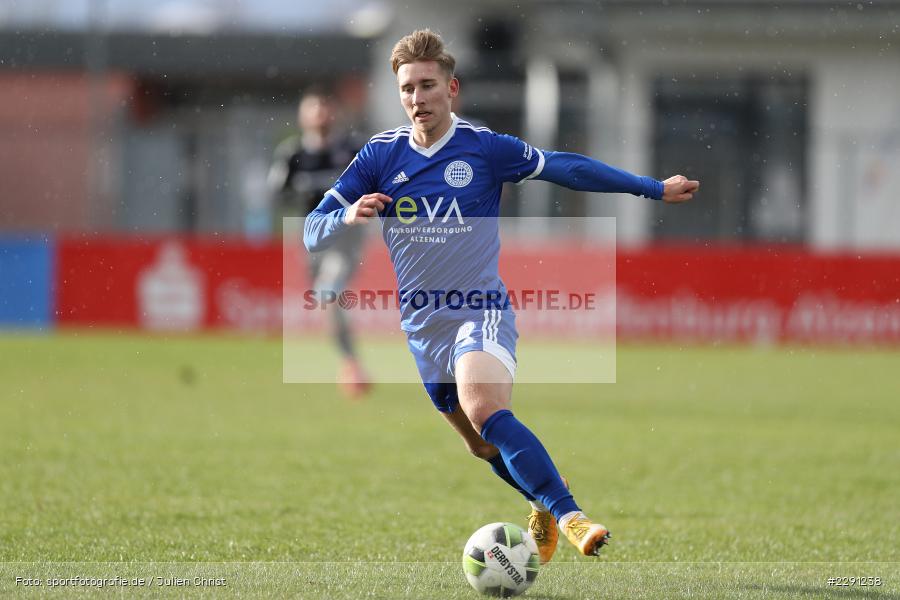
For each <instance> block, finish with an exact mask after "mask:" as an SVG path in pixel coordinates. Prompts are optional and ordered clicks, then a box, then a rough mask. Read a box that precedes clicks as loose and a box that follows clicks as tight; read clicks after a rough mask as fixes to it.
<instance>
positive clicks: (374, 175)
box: [304, 29, 700, 562]
mask: <svg viewBox="0 0 900 600" xmlns="http://www.w3.org/2000/svg"><path fill="white" fill-rule="evenodd" d="M391 66H392V68H393V70H394V73H395V74H396V75H397V84H398V91H399V94H400V102H401V104H402V106H403V108H404V110H405V111H406V114H407V116H408V118H409V120H410V121H411V125H406V126H404V127H398V128H397V129H393V130H390V131H385V132H382V133H380V134H378V135H376V136H374V137H372V139H370V140H369V143H367V144H366V145H365V146H364V147H363V149H362V150H360V152H359V154H357V155H356V158H355V159H354V160H353V162H352V163H351V164H350V166H349V167H348V168H347V170H346V171H345V172H344V173H343V174H341V176H340V178H339V179H338V180H337V182H336V183H335V184H334V186H333V187H332V188H331V189H329V190H328V191H327V192H326V195H325V197H324V199H323V200H322V203H321V204H320V205H319V206H318V207H317V208H316V209H315V210H314V211H313V212H312V213H311V214H310V218H308V219H307V221H306V224H305V230H304V243H305V244H306V247H307V248H308V249H309V250H310V251H312V252H315V251H318V250H322V249H327V248H329V247H331V245H333V244H336V243H338V242H339V240H340V239H341V237H342V236H343V235H344V234H346V233H348V232H350V231H352V230H353V229H355V228H357V227H358V226H359V225H360V224H362V223H365V222H367V221H369V220H372V219H375V218H379V219H380V220H381V223H382V232H383V236H384V239H385V242H386V243H387V245H388V249H389V250H390V255H391V261H392V262H393V265H394V270H395V271H396V273H397V280H398V287H399V289H400V290H401V293H400V297H401V299H400V308H401V319H402V320H401V328H402V329H403V330H404V331H405V332H406V335H407V343H408V346H409V349H410V351H411V352H412V354H413V357H414V358H415V361H416V366H417V367H418V369H419V374H420V376H421V378H422V382H423V383H424V384H425V390H426V392H427V393H428V395H429V397H430V398H431V401H432V403H433V404H434V405H435V407H436V408H437V409H438V410H439V411H440V412H441V413H442V415H443V416H444V418H445V419H446V420H447V422H448V424H449V425H450V426H451V427H452V428H453V429H454V430H455V431H456V432H457V433H458V434H459V435H460V436H461V437H462V438H463V440H464V442H465V443H466V445H467V447H468V449H469V451H470V452H471V453H472V454H474V455H475V456H477V457H479V458H482V459H484V460H486V461H487V462H488V463H489V464H490V465H491V467H492V468H493V470H494V472H495V473H496V474H497V475H498V476H499V477H500V478H501V479H503V480H504V481H505V482H506V483H508V484H509V485H510V486H512V487H513V488H515V489H516V490H518V491H519V492H520V493H521V494H522V495H524V496H525V498H526V499H527V500H528V501H529V502H530V503H531V508H532V513H531V515H530V517H529V522H528V527H529V531H530V532H531V534H532V536H533V537H534V538H535V541H536V542H537V544H538V549H539V550H540V554H541V560H542V561H543V562H546V561H548V560H550V558H551V556H552V555H553V553H554V551H555V550H556V545H557V539H558V531H557V527H559V528H561V529H562V531H563V532H564V533H565V536H566V538H568V540H569V541H570V542H571V543H572V544H573V545H575V547H576V548H577V549H578V551H579V552H581V553H582V554H584V555H595V554H597V553H598V551H599V550H600V548H601V547H602V546H603V545H604V544H606V542H607V540H608V538H609V530H608V529H607V528H606V527H605V526H603V525H601V524H600V523H597V522H595V521H593V520H591V519H590V518H588V517H587V516H586V515H585V514H584V512H582V511H581V509H580V508H579V506H578V504H576V502H575V500H574V498H573V496H572V494H571V492H570V491H569V489H568V486H567V484H566V482H565V481H564V480H563V478H562V477H561V476H560V474H559V472H558V471H557V470H556V467H555V466H554V464H553V461H552V460H551V459H550V455H549V454H548V453H547V450H546V449H545V448H544V446H543V445H542V444H541V442H540V440H538V438H537V437H536V436H535V435H534V433H532V432H531V430H530V429H528V428H527V427H526V426H525V425H524V424H523V423H522V422H521V421H519V420H518V419H517V418H516V417H515V416H514V415H513V413H512V411H511V406H512V388H513V379H514V377H515V370H516V359H515V350H516V339H517V338H518V333H517V332H516V326H515V319H516V315H515V313H514V312H513V310H512V309H511V308H510V306H509V304H508V303H507V302H504V301H503V296H504V294H505V293H506V288H505V286H504V285H503V282H502V281H501V280H500V275H499V273H498V259H499V253H500V239H499V223H498V218H497V217H498V216H499V210H500V195H501V191H502V188H503V184H504V183H505V182H515V183H521V182H525V181H526V180H528V179H541V180H544V181H549V182H552V183H556V184H558V185H563V186H566V187H569V188H572V189H576V190H580V191H590V192H618V193H631V194H634V195H636V196H644V197H647V198H653V199H655V200H662V201H665V202H684V201H686V200H690V199H691V198H692V197H693V193H694V192H696V191H697V189H698V187H699V185H700V184H699V182H697V181H689V180H688V179H687V178H685V177H683V176H681V175H675V176H673V177H670V178H669V179H666V180H665V181H657V180H656V179H653V178H650V177H640V176H637V175H633V174H631V173H628V172H626V171H622V170H621V169H617V168H615V167H611V166H609V165H606V164H604V163H602V162H600V161H597V160H594V159H592V158H588V157H586V156H582V155H580V154H573V153H568V152H552V151H548V150H540V149H538V148H534V147H532V146H530V145H528V144H527V143H525V142H524V141H522V140H520V139H518V138H516V137H513V136H509V135H501V134H497V133H494V132H493V131H491V130H490V129H488V128H486V127H474V126H473V125H472V124H471V123H468V122H466V121H463V120H461V119H460V118H459V117H457V116H456V115H455V114H453V112H451V105H452V101H453V98H454V97H456V96H457V95H458V93H459V81H458V80H457V79H456V78H455V77H454V76H453V73H454V69H455V66H456V61H455V59H454V58H453V57H452V56H451V55H450V54H448V53H447V52H446V51H445V50H444V44H443V41H442V40H441V38H440V36H438V35H436V34H434V33H433V32H431V31H430V30H427V29H426V30H420V31H416V32H413V33H412V34H410V35H408V36H406V37H404V38H403V39H401V40H400V41H399V42H397V44H396V45H395V46H394V50H393V52H392V54H391ZM447 223H449V225H450V226H453V227H449V226H448V227H445V226H444V224H447ZM457 224H459V225H462V227H455V226H456V225H457ZM436 225H437V226H439V227H435V226H436ZM435 229H439V230H440V231H442V232H443V233H441V234H438V235H426V234H428V233H429V232H432V231H433V230H435ZM448 283H449V284H450V285H448ZM403 290H406V291H407V292H409V291H416V293H422V292H428V293H429V298H431V297H434V298H435V300H434V302H433V303H432V301H431V300H429V301H428V302H427V303H425V304H422V303H419V304H418V305H417V304H416V303H415V302H405V303H404V300H403V297H404V292H403ZM446 290H452V292H447V295H446V298H448V300H446V301H445V302H443V303H439V300H440V297H441V293H443V292H444V291H446ZM485 291H487V293H486V294H485V293H484V292H485ZM453 292H457V293H458V292H462V296H463V297H466V298H469V294H470V293H471V292H477V294H475V295H473V296H472V299H473V300H474V302H472V303H471V304H470V303H469V300H466V304H465V305H462V306H458V307H457V308H456V309H454V308H453V307H452V306H451V305H450V301H449V297H450V294H451V293H453ZM494 293H496V295H494V296H493V298H494V300H495V301H494V302H491V301H490V298H491V296H492V294H494ZM412 297H415V296H412ZM485 297H487V298H488V301H487V302H484V298H485ZM507 300H508V298H507ZM596 435H597V437H598V438H600V437H602V436H603V426H602V423H600V422H598V424H597V431H596ZM585 442H586V443H588V444H589V443H590V440H585ZM595 476H596V477H597V478H598V479H600V480H601V481H602V479H603V474H602V473H596V475H595Z"/></svg>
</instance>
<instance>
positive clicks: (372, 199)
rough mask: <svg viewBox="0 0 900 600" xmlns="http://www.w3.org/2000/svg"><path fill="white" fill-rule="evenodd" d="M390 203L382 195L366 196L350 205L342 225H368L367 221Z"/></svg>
mask: <svg viewBox="0 0 900 600" xmlns="http://www.w3.org/2000/svg"><path fill="white" fill-rule="evenodd" d="M390 202H393V200H391V199H390V198H389V197H388V196H385V195H384V194H378V193H375V194H366V195H365V196H362V197H361V198H360V199H359V200H357V201H356V202H354V203H353V204H351V205H350V208H348V209H347V212H346V213H345V214H344V223H346V224H347V225H360V224H362V223H368V222H369V219H371V218H373V217H375V216H377V215H378V213H380V212H381V211H383V210H384V207H385V206H387V205H388V203H390Z"/></svg>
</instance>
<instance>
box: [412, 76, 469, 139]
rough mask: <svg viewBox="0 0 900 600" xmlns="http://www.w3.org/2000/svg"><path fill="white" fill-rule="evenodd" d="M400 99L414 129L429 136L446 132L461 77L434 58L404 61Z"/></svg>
mask: <svg viewBox="0 0 900 600" xmlns="http://www.w3.org/2000/svg"><path fill="white" fill-rule="evenodd" d="M397 83H398V84H399V86H400V102H401V103H402V104H403V109H404V110H405V111H406V116H407V117H409V120H410V121H412V124H413V129H415V130H416V131H417V132H420V133H422V134H425V136H426V137H432V136H433V135H437V136H440V135H443V134H444V132H446V131H447V129H448V128H449V127H450V103H451V102H452V100H453V98H455V97H456V96H457V94H459V81H458V80H457V79H456V78H455V77H450V76H449V75H448V74H447V72H446V71H444V70H443V69H442V68H441V66H440V65H439V64H438V63H436V62H434V61H421V62H414V63H408V64H405V65H401V66H400V69H398V70H397Z"/></svg>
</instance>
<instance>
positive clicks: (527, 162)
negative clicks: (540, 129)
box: [490, 133, 544, 183]
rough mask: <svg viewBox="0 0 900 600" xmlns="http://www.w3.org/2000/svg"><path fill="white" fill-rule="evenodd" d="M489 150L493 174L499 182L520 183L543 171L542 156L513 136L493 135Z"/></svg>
mask: <svg viewBox="0 0 900 600" xmlns="http://www.w3.org/2000/svg"><path fill="white" fill-rule="evenodd" d="M490 148H491V162H492V163H493V165H494V173H495V174H496V176H497V179H499V180H500V181H503V182H506V181H511V182H514V183H521V182H523V181H525V180H526V179H532V178H534V177H537V176H538V175H540V174H541V171H542V170H543V169H544V154H543V153H542V152H541V151H540V150H538V149H537V148H535V147H533V146H531V145H529V144H527V143H526V142H524V141H522V140H520V139H519V138H517V137H515V136H512V135H506V134H499V133H494V134H492V136H491V146H490Z"/></svg>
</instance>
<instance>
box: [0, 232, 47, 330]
mask: <svg viewBox="0 0 900 600" xmlns="http://www.w3.org/2000/svg"><path fill="white" fill-rule="evenodd" d="M53 262H54V252H53V243H52V242H51V241H50V240H49V239H48V238H46V237H43V236H41V237H37V236H35V237H30V236H12V235H5V236H3V235H0V328H24V327H37V328H41V329H43V328H46V327H49V326H51V325H52V323H53V320H54V319H53Z"/></svg>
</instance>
